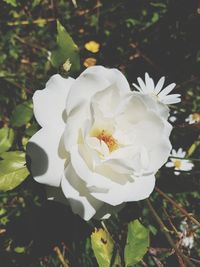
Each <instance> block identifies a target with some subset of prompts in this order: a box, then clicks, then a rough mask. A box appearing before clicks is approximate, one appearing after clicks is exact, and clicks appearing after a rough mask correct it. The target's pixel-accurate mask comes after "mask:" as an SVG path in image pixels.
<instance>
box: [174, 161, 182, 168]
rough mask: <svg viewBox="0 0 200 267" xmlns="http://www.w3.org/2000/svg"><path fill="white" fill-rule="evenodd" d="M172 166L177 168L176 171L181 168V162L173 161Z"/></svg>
mask: <svg viewBox="0 0 200 267" xmlns="http://www.w3.org/2000/svg"><path fill="white" fill-rule="evenodd" d="M174 166H175V167H176V168H177V169H180V167H181V160H180V159H176V160H175V161H174Z"/></svg>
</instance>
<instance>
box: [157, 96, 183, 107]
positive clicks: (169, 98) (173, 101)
mask: <svg viewBox="0 0 200 267" xmlns="http://www.w3.org/2000/svg"><path fill="white" fill-rule="evenodd" d="M159 100H160V101H161V102H163V103H164V104H166V105H170V104H176V103H179V102H181V99H180V95H179V94H172V95H167V96H165V97H162V98H160V97H159Z"/></svg>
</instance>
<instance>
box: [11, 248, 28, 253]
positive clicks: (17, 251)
mask: <svg viewBox="0 0 200 267" xmlns="http://www.w3.org/2000/svg"><path fill="white" fill-rule="evenodd" d="M14 251H15V252H16V253H19V254H21V253H24V252H25V251H26V248H25V247H16V248H15V249H14Z"/></svg>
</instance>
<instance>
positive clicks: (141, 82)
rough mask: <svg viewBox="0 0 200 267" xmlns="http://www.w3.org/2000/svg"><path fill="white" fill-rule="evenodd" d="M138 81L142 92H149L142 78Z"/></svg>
mask: <svg viewBox="0 0 200 267" xmlns="http://www.w3.org/2000/svg"><path fill="white" fill-rule="evenodd" d="M137 81H138V83H139V85H140V88H141V90H142V91H143V92H144V93H147V92H148V90H147V88H146V85H145V83H144V82H143V80H142V79H141V78H140V77H138V78H137Z"/></svg>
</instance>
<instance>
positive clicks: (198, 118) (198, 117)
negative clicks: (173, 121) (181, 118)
mask: <svg viewBox="0 0 200 267" xmlns="http://www.w3.org/2000/svg"><path fill="white" fill-rule="evenodd" d="M185 121H186V122H188V123H189V124H193V123H198V122H200V114H199V113H193V114H190V115H189V116H188V117H187V118H186V119H185Z"/></svg>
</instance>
